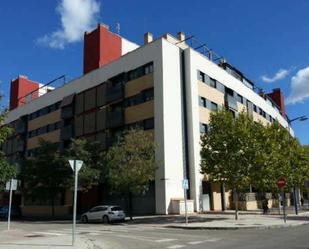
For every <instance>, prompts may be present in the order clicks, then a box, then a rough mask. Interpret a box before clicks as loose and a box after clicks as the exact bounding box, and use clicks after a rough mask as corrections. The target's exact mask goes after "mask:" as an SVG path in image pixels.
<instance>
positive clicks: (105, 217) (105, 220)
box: [102, 215, 109, 224]
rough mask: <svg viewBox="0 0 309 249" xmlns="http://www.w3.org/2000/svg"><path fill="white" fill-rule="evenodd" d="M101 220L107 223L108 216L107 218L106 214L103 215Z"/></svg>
mask: <svg viewBox="0 0 309 249" xmlns="http://www.w3.org/2000/svg"><path fill="white" fill-rule="evenodd" d="M102 220H103V223H104V224H108V223H109V218H108V216H107V215H104V216H103V218H102Z"/></svg>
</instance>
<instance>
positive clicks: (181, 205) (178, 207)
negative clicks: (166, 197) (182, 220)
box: [169, 198, 194, 214]
mask: <svg viewBox="0 0 309 249" xmlns="http://www.w3.org/2000/svg"><path fill="white" fill-rule="evenodd" d="M187 210H188V213H194V200H187ZM169 213H170V214H184V213H185V200H184V199H183V198H175V199H171V203H170V209H169Z"/></svg>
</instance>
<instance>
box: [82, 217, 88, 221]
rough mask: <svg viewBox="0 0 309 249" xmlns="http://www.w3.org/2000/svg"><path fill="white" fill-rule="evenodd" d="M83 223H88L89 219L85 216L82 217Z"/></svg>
mask: <svg viewBox="0 0 309 249" xmlns="http://www.w3.org/2000/svg"><path fill="white" fill-rule="evenodd" d="M82 222H83V223H88V217H87V216H86V215H84V216H83V217H82Z"/></svg>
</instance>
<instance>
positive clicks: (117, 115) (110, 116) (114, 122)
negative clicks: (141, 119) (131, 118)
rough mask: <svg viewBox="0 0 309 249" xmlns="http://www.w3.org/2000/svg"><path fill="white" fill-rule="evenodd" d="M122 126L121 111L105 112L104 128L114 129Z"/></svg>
mask: <svg viewBox="0 0 309 249" xmlns="http://www.w3.org/2000/svg"><path fill="white" fill-rule="evenodd" d="M123 125H124V113H123V110H116V111H110V112H107V115H106V128H108V129H110V128H116V127H119V126H123Z"/></svg>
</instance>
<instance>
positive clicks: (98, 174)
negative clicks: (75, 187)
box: [65, 139, 106, 191]
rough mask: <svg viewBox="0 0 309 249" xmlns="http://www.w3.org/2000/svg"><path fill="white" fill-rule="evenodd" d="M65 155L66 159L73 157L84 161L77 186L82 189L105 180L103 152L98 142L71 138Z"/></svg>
mask: <svg viewBox="0 0 309 249" xmlns="http://www.w3.org/2000/svg"><path fill="white" fill-rule="evenodd" d="M65 156H66V158H67V160H70V159H75V160H82V161H83V162H84V163H83V167H82V168H81V170H80V171H79V174H78V182H79V186H80V188H81V189H82V190H83V191H87V190H88V189H90V188H91V187H92V186H95V185H98V184H99V183H102V182H104V181H105V177H106V167H104V153H103V150H102V148H101V145H100V143H99V142H90V141H88V140H86V139H73V140H72V143H71V145H70V147H69V149H68V150H67V151H66V155H65Z"/></svg>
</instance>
